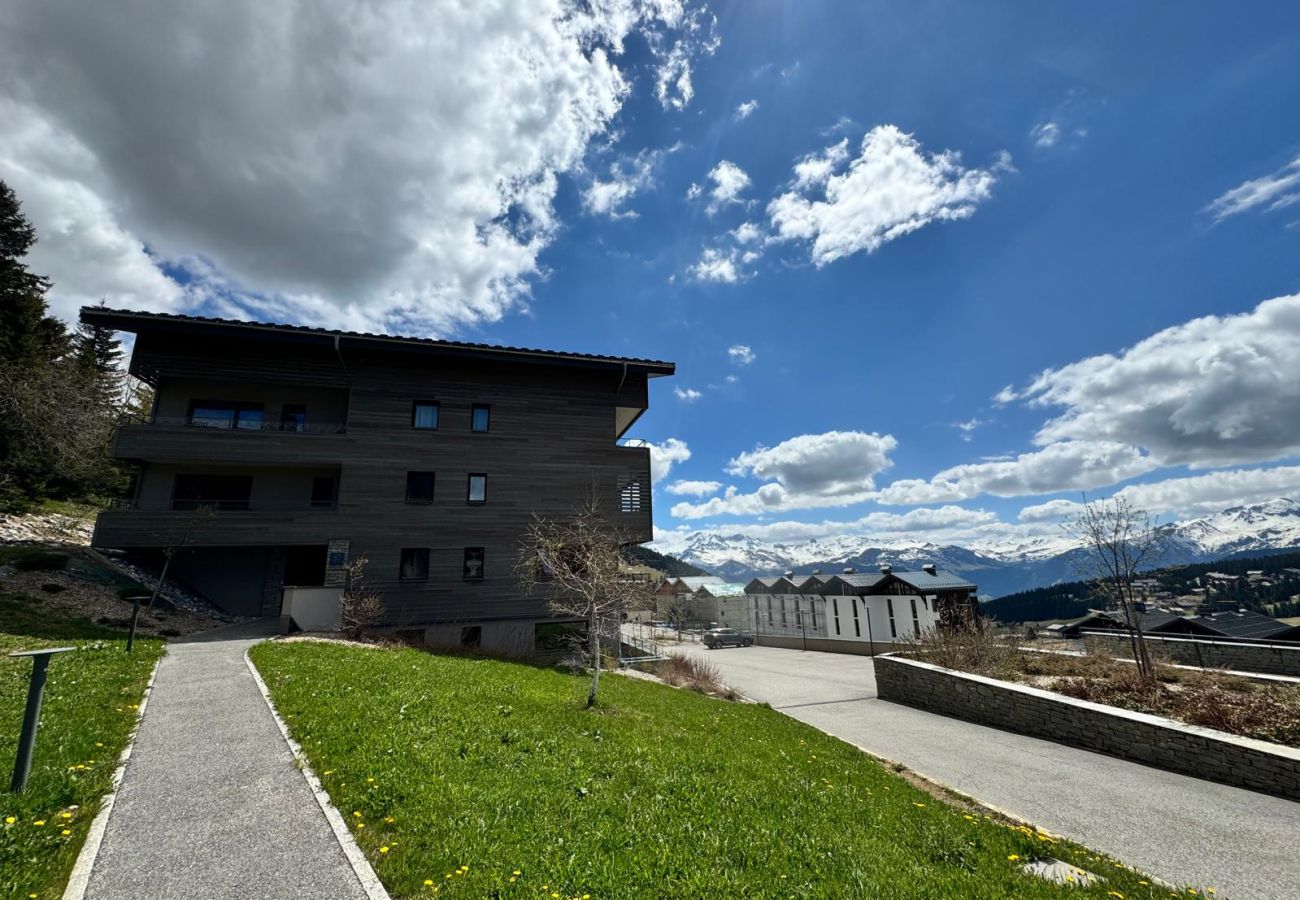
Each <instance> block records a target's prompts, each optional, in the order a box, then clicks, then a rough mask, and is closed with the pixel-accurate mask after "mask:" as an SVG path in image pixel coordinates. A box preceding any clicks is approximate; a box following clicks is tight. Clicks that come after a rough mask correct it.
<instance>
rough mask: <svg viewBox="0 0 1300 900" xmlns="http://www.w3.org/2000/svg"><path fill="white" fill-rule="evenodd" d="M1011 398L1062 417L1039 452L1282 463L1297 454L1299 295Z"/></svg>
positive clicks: (1172, 332) (1072, 371) (1090, 363)
mask: <svg viewBox="0 0 1300 900" xmlns="http://www.w3.org/2000/svg"><path fill="white" fill-rule="evenodd" d="M1016 396H1018V397H1019V398H1020V399H1023V400H1028V401H1029V402H1030V403H1032V404H1033V405H1036V406H1046V407H1060V408H1062V409H1063V410H1064V412H1062V413H1061V414H1060V415H1058V416H1057V417H1056V418H1053V419H1050V420H1049V421H1048V422H1046V423H1045V424H1044V425H1043V426H1042V428H1041V429H1039V431H1038V433H1037V435H1036V438H1035V440H1036V442H1037V443H1039V444H1052V443H1055V442H1057V441H1064V440H1070V439H1075V440H1088V441H1119V442H1123V443H1125V444H1130V445H1136V446H1139V447H1142V448H1145V449H1146V450H1147V451H1149V453H1150V455H1151V457H1152V458H1153V460H1154V461H1156V462H1158V463H1159V464H1161V465H1166V466H1168V465H1181V464H1185V465H1189V466H1193V467H1216V466H1223V465H1238V464H1243V463H1254V462H1267V461H1269V460H1274V459H1282V458H1284V457H1286V456H1290V455H1293V454H1295V453H1297V452H1300V294H1295V295H1291V296H1288V297H1278V298H1275V299H1272V300H1266V301H1264V302H1263V303H1261V304H1259V306H1257V307H1256V308H1255V309H1254V310H1252V311H1250V312H1246V313H1241V314H1238V315H1229V316H1205V317H1203V318H1199V319H1193V320H1192V321H1190V322H1186V323H1184V324H1181V325H1175V326H1172V327H1170V328H1166V329H1164V330H1163V331H1159V332H1157V333H1156V334H1154V335H1152V336H1151V337H1149V338H1147V339H1145V340H1143V341H1141V342H1139V343H1137V344H1135V345H1133V346H1132V347H1129V348H1128V349H1126V350H1124V351H1122V352H1121V353H1120V354H1119V355H1112V354H1103V355H1100V356H1093V357H1088V358H1087V359H1083V360H1081V361H1079V362H1076V363H1072V364H1070V365H1067V366H1063V367H1061V368H1059V369H1048V370H1047V371H1045V372H1043V373H1042V374H1041V375H1039V376H1038V378H1036V379H1035V380H1034V381H1033V383H1032V384H1030V385H1029V386H1028V387H1027V388H1025V389H1024V390H1023V391H1020V392H1019V393H1018V394H1017V395H1016Z"/></svg>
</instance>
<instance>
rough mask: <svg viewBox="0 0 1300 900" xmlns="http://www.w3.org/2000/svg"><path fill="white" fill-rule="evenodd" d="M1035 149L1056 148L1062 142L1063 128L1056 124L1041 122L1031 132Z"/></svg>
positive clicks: (1030, 137) (1030, 135) (1030, 136)
mask: <svg viewBox="0 0 1300 900" xmlns="http://www.w3.org/2000/svg"><path fill="white" fill-rule="evenodd" d="M1029 139H1030V140H1032V141H1033V142H1034V146H1035V147H1055V146H1056V144H1057V142H1058V141H1060V140H1061V126H1060V125H1058V124H1057V123H1055V122H1040V123H1039V124H1037V125H1035V126H1034V127H1033V128H1032V129H1030V131H1029Z"/></svg>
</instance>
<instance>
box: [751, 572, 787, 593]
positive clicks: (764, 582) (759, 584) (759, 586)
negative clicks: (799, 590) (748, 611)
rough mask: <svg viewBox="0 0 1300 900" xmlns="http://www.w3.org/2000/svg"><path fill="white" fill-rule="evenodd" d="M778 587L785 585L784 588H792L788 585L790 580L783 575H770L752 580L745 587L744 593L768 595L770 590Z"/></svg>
mask: <svg viewBox="0 0 1300 900" xmlns="http://www.w3.org/2000/svg"><path fill="white" fill-rule="evenodd" d="M778 585H785V586H786V587H794V585H793V584H791V583H790V579H788V578H786V577H785V576H784V575H772V576H769V577H766V578H755V579H753V580H752V581H750V582H749V584H747V585H745V593H746V594H770V593H771V592H772V588H774V587H777V586H778Z"/></svg>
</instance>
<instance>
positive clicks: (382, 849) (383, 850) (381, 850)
mask: <svg viewBox="0 0 1300 900" xmlns="http://www.w3.org/2000/svg"><path fill="white" fill-rule="evenodd" d="M379 852H380V853H387V852H388V848H387V847H380V848H379Z"/></svg>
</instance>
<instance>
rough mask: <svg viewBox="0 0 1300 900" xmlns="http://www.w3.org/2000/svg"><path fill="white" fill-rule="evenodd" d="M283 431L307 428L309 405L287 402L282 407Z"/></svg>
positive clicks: (281, 420) (281, 428) (281, 422)
mask: <svg viewBox="0 0 1300 900" xmlns="http://www.w3.org/2000/svg"><path fill="white" fill-rule="evenodd" d="M280 430H281V431H298V432H302V431H306V430H307V405H306V404H305V403H286V404H285V405H284V406H282V407H280Z"/></svg>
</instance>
